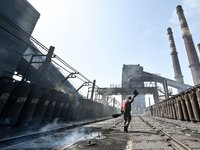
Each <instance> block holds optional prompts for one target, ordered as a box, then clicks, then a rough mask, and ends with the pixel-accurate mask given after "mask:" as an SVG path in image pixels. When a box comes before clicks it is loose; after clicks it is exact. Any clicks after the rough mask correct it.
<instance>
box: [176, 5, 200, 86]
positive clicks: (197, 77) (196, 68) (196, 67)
mask: <svg viewBox="0 0 200 150" xmlns="http://www.w3.org/2000/svg"><path fill="white" fill-rule="evenodd" d="M176 10H177V14H178V17H179V22H180V25H181V30H182V35H183V39H184V43H185V47H186V51H187V55H188V60H189V64H190V66H189V67H190V69H191V73H192V78H193V82H194V85H197V84H199V83H200V63H199V58H198V56H197V52H196V49H195V46H194V43H193V40H192V35H191V34H190V30H189V28H188V24H187V21H186V19H185V16H184V13H183V9H182V7H181V6H180V5H179V6H177V7H176Z"/></svg>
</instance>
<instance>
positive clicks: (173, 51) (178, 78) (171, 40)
mask: <svg viewBox="0 0 200 150" xmlns="http://www.w3.org/2000/svg"><path fill="white" fill-rule="evenodd" d="M167 34H168V37H169V44H170V49H171V55H172V62H173V67H174V75H175V77H174V78H175V80H176V81H177V82H179V83H183V84H184V81H183V75H182V72H181V67H180V64H179V59H178V55H177V54H178V53H177V51H176V46H175V42H174V37H173V32H172V29H171V28H168V29H167Z"/></svg>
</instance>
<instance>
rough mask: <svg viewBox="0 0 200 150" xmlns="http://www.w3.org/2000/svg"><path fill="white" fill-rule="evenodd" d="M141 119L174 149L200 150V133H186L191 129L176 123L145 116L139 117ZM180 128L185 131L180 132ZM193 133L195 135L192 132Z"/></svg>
mask: <svg viewBox="0 0 200 150" xmlns="http://www.w3.org/2000/svg"><path fill="white" fill-rule="evenodd" d="M139 118H140V119H141V120H142V121H143V122H145V123H146V124H147V125H149V126H150V127H151V128H153V129H154V130H155V131H156V132H157V133H158V134H159V135H160V136H162V137H163V138H164V139H165V140H166V141H167V142H168V143H169V145H170V146H172V147H173V148H174V149H180V150H182V149H184V150H191V149H200V133H196V134H194V135H192V134H188V133H185V132H184V131H185V130H187V131H189V130H191V129H188V127H184V126H181V125H180V124H177V123H174V122H169V121H166V120H162V118H161V119H158V118H152V117H143V116H139ZM180 128H182V129H183V130H180ZM199 130H200V126H199ZM196 132H197V131H196ZM191 133H193V132H192V130H191Z"/></svg>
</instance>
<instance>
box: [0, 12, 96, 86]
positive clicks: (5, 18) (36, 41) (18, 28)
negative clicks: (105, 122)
mask: <svg viewBox="0 0 200 150" xmlns="http://www.w3.org/2000/svg"><path fill="white" fill-rule="evenodd" d="M0 17H1V18H2V19H3V20H4V21H6V22H7V23H8V24H10V25H11V26H13V27H14V28H15V29H17V30H18V31H20V32H21V33H22V34H24V35H25V36H26V37H28V38H29V39H30V40H31V41H32V42H34V43H36V44H37V45H39V46H40V47H41V48H42V49H44V50H45V51H47V52H48V50H49V49H48V48H47V47H45V46H44V45H43V44H41V43H40V42H39V41H38V40H36V39H35V38H34V37H32V36H31V35H30V34H28V33H27V32H26V31H24V30H23V29H22V28H20V27H19V26H18V25H17V24H15V23H14V22H12V21H11V20H9V19H8V18H7V17H6V16H4V15H3V14H1V13H0ZM0 27H1V28H2V29H3V30H5V31H6V32H8V33H9V34H11V35H12V36H14V37H16V38H17V39H19V40H20V41H22V42H23V43H25V44H27V45H29V46H30V47H31V48H33V49H34V50H36V51H37V52H39V53H41V54H42V52H40V51H39V50H37V49H36V48H35V47H33V46H31V45H30V44H28V43H27V42H25V41H23V40H22V39H20V38H19V37H17V36H15V35H14V34H13V33H11V32H9V31H8V30H7V29H5V28H3V27H2V26H0ZM53 55H54V57H55V58H56V59H57V60H58V61H60V62H61V63H62V64H64V65H65V66H66V67H68V68H69V69H71V70H72V71H74V72H76V73H78V75H79V76H81V77H82V78H84V79H85V80H87V81H88V82H89V83H92V82H91V81H90V80H89V79H88V78H86V77H85V76H84V75H83V74H81V73H80V72H78V71H77V70H76V69H74V68H73V67H72V66H70V65H69V64H68V63H66V62H65V61H64V60H63V59H61V58H60V57H58V56H57V55H56V54H54V53H53ZM53 62H54V63H56V62H55V61H53ZM56 64H57V65H59V64H58V63H56ZM59 66H60V67H61V65H59ZM61 68H62V69H64V67H61ZM64 70H65V71H67V72H69V71H68V70H67V69H64ZM76 77H77V78H79V79H80V80H82V81H83V82H85V81H84V80H83V79H81V78H80V77H78V76H76ZM96 87H98V86H96Z"/></svg>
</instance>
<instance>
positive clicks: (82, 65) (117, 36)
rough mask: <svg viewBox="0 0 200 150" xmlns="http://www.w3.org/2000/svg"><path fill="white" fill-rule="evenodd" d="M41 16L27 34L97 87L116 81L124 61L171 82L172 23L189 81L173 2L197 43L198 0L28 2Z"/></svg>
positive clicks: (199, 25)
mask: <svg viewBox="0 0 200 150" xmlns="http://www.w3.org/2000/svg"><path fill="white" fill-rule="evenodd" d="M28 1H29V2H30V3H31V4H32V5H33V7H35V8H36V9H37V10H38V12H39V13H40V14H41V16H40V18H39V20H38V23H37V25H36V27H35V29H34V32H33V34H32V36H33V37H34V38H36V39H37V40H39V41H40V42H41V43H42V44H44V45H45V46H47V47H49V46H55V54H57V55H58V56H59V57H61V58H62V59H63V60H65V61H66V62H67V63H68V64H70V65H71V66H72V67H74V68H75V69H77V70H78V71H79V72H81V73H82V74H83V75H85V76H86V77H87V78H88V79H90V80H91V81H93V80H94V79H96V84H97V85H98V86H99V87H109V86H110V84H120V83H121V75H122V67H123V64H140V65H141V66H143V67H144V71H147V72H150V73H160V74H161V76H163V77H166V78H170V79H173V80H174V71H173V65H172V59H171V55H170V47H169V41H168V36H167V28H168V27H171V28H172V31H173V35H174V40H175V44H176V48H177V52H178V57H179V61H180V65H181V69H182V74H183V76H184V82H185V83H186V84H190V85H193V80H192V76H191V72H190V69H189V67H188V66H189V62H188V58H187V55H186V50H185V45H184V41H183V39H182V33H181V28H180V24H179V20H178V15H177V14H176V6H177V5H182V7H183V9H184V13H185V16H186V19H187V22H188V25H189V28H190V31H191V34H192V37H193V40H194V43H195V47H196V50H197V53H198V55H199V50H198V48H197V44H198V43H200V39H199V37H200V36H199V35H200V9H199V8H200V0H28Z"/></svg>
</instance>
